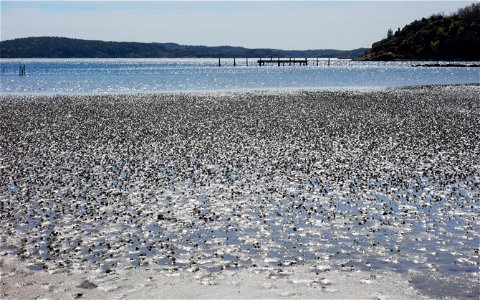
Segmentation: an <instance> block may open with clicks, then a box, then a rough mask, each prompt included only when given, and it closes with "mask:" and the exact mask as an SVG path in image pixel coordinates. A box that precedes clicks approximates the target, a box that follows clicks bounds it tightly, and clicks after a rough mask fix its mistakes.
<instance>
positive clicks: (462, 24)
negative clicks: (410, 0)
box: [363, 3, 480, 60]
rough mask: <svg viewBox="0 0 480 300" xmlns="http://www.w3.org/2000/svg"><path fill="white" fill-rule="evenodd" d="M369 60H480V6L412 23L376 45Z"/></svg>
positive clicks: (471, 6) (368, 52)
mask: <svg viewBox="0 0 480 300" xmlns="http://www.w3.org/2000/svg"><path fill="white" fill-rule="evenodd" d="M363 59H366V60H480V4H478V3H474V4H472V5H470V6H468V7H466V8H462V9H460V10H459V11H458V12H457V13H455V14H453V15H451V16H444V15H433V16H431V17H430V18H428V19H425V18H423V19H421V20H417V21H414V22H412V23H410V24H409V25H407V26H405V27H404V28H403V29H402V30H399V31H397V32H396V33H395V34H394V35H393V36H391V37H390V38H386V39H384V40H381V41H379V42H376V43H374V44H373V45H372V48H371V49H370V50H368V51H367V52H366V53H365V55H364V56H363Z"/></svg>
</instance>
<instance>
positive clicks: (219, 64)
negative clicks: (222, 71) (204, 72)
mask: <svg viewBox="0 0 480 300" xmlns="http://www.w3.org/2000/svg"><path fill="white" fill-rule="evenodd" d="M218 66H219V67H221V66H222V64H221V63H220V57H219V58H218Z"/></svg>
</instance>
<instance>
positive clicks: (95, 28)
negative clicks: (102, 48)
mask: <svg viewBox="0 0 480 300" xmlns="http://www.w3.org/2000/svg"><path fill="white" fill-rule="evenodd" d="M473 2H475V1H322V0H316V1H146V2H140V1H102V2H98V1H53V2H52V1H40V0H37V1H3V0H1V2H0V9H1V13H0V24H1V30H0V39H1V40H9V39H13V38H20V37H29V36H64V37H71V38H80V39H95V40H106V41H135V42H174V43H179V44H183V45H207V46H221V45H230V46H243V47H248V48H277V49H289V50H292V49H296V50H305V49H341V50H349V49H355V48H360V47H370V46H371V45H372V43H374V42H376V41H378V40H380V39H382V38H384V37H385V36H386V33H387V30H388V28H392V29H393V30H394V31H395V30H396V29H397V28H398V27H400V28H403V27H404V26H405V25H407V24H409V23H410V22H412V21H414V20H416V19H421V18H422V17H428V16H430V15H432V14H434V13H445V14H449V13H452V12H454V11H456V10H457V9H458V8H461V7H465V6H467V5H469V4H470V3H473Z"/></svg>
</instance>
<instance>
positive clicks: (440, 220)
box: [0, 85, 480, 299]
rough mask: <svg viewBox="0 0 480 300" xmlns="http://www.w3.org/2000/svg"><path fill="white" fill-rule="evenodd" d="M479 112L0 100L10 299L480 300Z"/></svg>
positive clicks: (260, 98)
mask: <svg viewBox="0 0 480 300" xmlns="http://www.w3.org/2000/svg"><path fill="white" fill-rule="evenodd" d="M479 95H480V86H479V85H459V86H430V87H415V88H397V89H372V90H324V91H284V92H273V91H271V92H265V91H263V92H261V91H258V92H256V91H250V92H232V93H198V94H141V95H140V94H139V95H100V96H95V95H91V96H1V97H0V152H1V155H0V215H1V218H0V286H1V291H0V298H2V299H37V298H54V299H68V298H79V299H83V298H86V299H89V298H100V297H102V298H127V299H136V298H325V299H330V298H337V299H338V298H362V299H412V298H442V297H451V298H459V299H464V298H466V299H468V298H471V299H475V298H478V297H479V296H480V290H479V280H480V273H479V270H478V265H479V242H480V239H479V238H480V230H479V229H480V223H479V217H478V216H479V214H480V207H479V203H478V201H479V199H480V142H479V141H480V130H479V128H480V96H479Z"/></svg>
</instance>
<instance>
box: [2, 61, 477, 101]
mask: <svg viewBox="0 0 480 300" xmlns="http://www.w3.org/2000/svg"><path fill="white" fill-rule="evenodd" d="M414 63H415V64H416V63H418V62H414ZM20 64H25V66H26V76H19V66H20ZM0 65H1V69H2V72H1V74H0V76H1V77H0V92H1V93H2V94H31V93H33V94H92V93H93V94H97V93H137V92H141V93H152V92H183V91H222V90H242V89H279V88H281V89H312V88H313V89H315V88H333V87H351V88H354V87H392V86H410V85H425V84H458V83H480V69H479V68H415V67H412V66H411V65H412V62H354V61H348V60H332V61H331V64H330V66H328V65H327V61H326V60H321V61H320V62H319V64H318V66H317V63H316V62H312V63H310V65H309V66H298V65H297V66H281V67H278V66H277V65H273V66H262V67H259V66H258V65H257V64H256V59H249V65H248V66H246V61H245V59H237V66H236V67H234V66H233V59H222V66H221V67H219V66H218V59H21V60H20V59H15V60H13V59H3V60H1V61H0Z"/></svg>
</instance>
